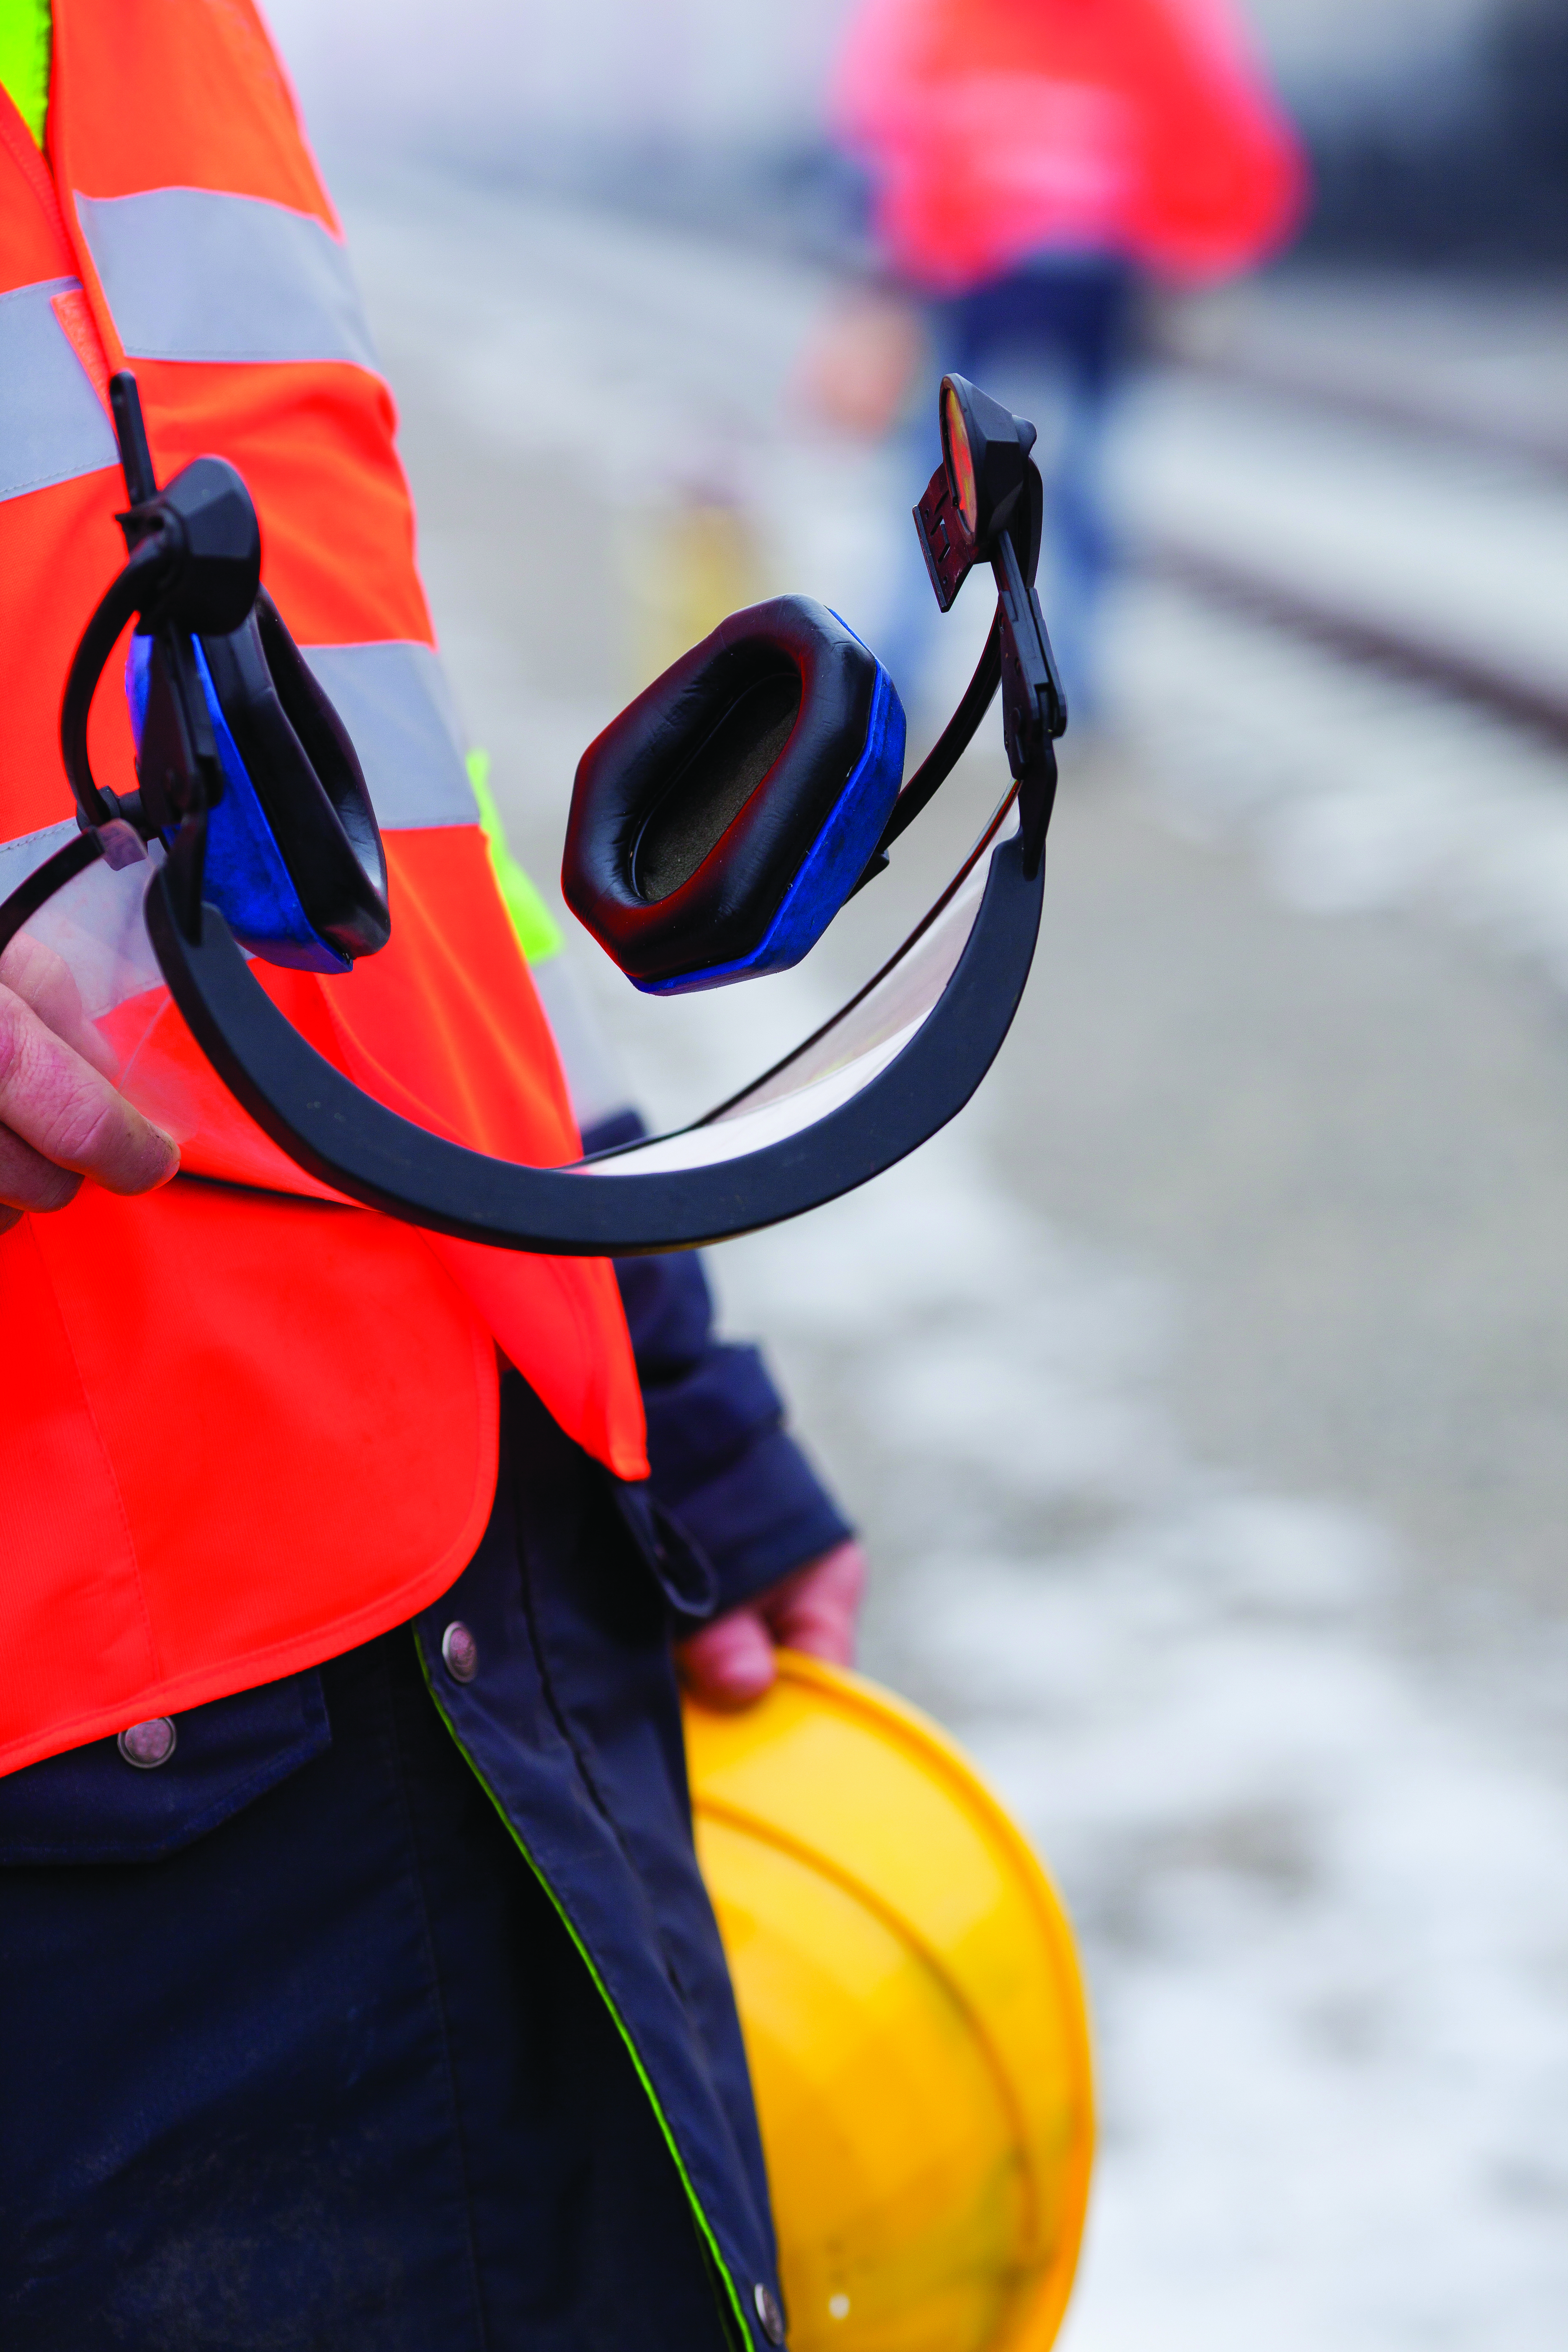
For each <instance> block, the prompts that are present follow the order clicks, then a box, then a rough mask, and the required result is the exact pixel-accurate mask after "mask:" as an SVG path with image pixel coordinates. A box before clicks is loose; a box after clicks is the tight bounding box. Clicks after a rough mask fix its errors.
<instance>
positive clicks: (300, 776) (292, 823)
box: [202, 589, 392, 958]
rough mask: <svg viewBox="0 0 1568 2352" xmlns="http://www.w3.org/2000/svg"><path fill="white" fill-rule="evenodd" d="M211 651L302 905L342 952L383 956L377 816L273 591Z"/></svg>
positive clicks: (233, 726)
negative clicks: (278, 606)
mask: <svg viewBox="0 0 1568 2352" xmlns="http://www.w3.org/2000/svg"><path fill="white" fill-rule="evenodd" d="M202 650H203V652H204V653H205V656H206V657H207V666H208V667H209V668H210V670H211V672H212V680H213V686H214V688H215V689H216V694H217V698H218V700H219V702H220V704H221V705H222V707H223V715H224V717H225V719H226V720H227V721H228V727H229V732H230V733H231V734H232V735H233V737H234V740H235V744H236V747H237V750H238V752H239V756H240V758H241V759H242V760H243V761H244V762H245V766H246V772H247V774H248V776H249V778H250V781H251V782H252V784H253V785H254V786H255V788H256V796H257V798H258V801H259V802H260V803H261V807H262V813H263V814H264V815H265V816H266V818H267V821H268V824H269V825H270V826H271V828H272V834H273V838H274V839H275V840H276V842H277V844H278V846H279V849H280V850H281V852H282V855H283V862H284V864H285V865H286V866H288V868H289V877H290V879H291V880H292V882H293V884H294V887H295V889H296V890H297V891H298V892H299V894H300V905H301V906H302V907H303V908H304V909H305V912H306V914H307V915H308V916H309V917H310V921H311V923H312V924H313V925H314V926H315V928H316V929H317V930H318V931H319V932H320V933H321V937H322V938H323V939H324V940H331V944H332V945H333V947H335V948H337V949H339V950H341V952H342V954H344V955H345V956H348V957H350V958H353V957H354V956H361V955H374V953H375V951H376V950H377V949H378V948H384V946H385V945H386V942H387V940H388V939H389V938H390V937H391V934H392V926H391V921H390V919H389V917H388V914H387V908H386V855H385V852H384V849H383V847H382V844H381V832H380V828H379V827H378V825H377V824H376V821H375V811H374V808H373V807H372V805H371V798H370V793H369V791H368V790H367V788H366V785H365V781H364V777H363V773H362V772H361V769H360V764H359V761H358V759H357V758H356V757H355V754H354V748H353V743H352V742H351V741H350V740H349V737H348V732H347V730H346V729H345V728H344V726H343V723H342V719H340V718H339V717H338V714H337V712H336V711H335V710H334V709H333V708H332V706H331V702H330V701H329V700H328V698H327V697H326V695H325V694H324V693H323V692H322V690H321V685H320V683H319V681H318V680H317V678H316V677H315V676H314V674H313V672H312V671H311V670H310V667H308V665H307V663H306V661H305V658H304V656H303V655H302V654H301V653H300V648H299V647H298V646H297V645H296V644H295V643H294V640H293V638H292V637H291V636H290V635H289V631H288V629H287V627H286V626H285V625H284V623H283V620H282V618H281V616H280V614H279V611H278V608H277V606H276V605H275V604H273V602H272V599H271V598H270V596H268V593H267V591H266V590H265V589H263V590H262V591H261V593H260V594H259V595H258V597H257V600H256V604H255V608H254V610H253V611H252V612H251V614H249V616H248V617H247V619H246V620H245V621H244V622H243V623H242V624H241V625H240V626H239V627H238V628H237V629H236V630H234V631H233V632H232V634H231V635H227V636H223V637H204V638H203V639H202Z"/></svg>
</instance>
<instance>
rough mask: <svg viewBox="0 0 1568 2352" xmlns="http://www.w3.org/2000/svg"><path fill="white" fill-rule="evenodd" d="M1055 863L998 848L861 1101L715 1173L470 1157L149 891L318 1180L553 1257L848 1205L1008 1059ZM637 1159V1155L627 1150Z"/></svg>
mask: <svg viewBox="0 0 1568 2352" xmlns="http://www.w3.org/2000/svg"><path fill="white" fill-rule="evenodd" d="M1043 890H1044V875H1043V872H1042V871H1041V870H1040V869H1039V868H1037V870H1036V873H1035V875H1034V877H1032V878H1031V877H1028V876H1026V873H1025V871H1024V860H1023V857H1022V855H1021V853H1020V849H1019V844H1018V839H1017V837H1016V836H1014V837H1012V838H1010V839H1008V840H1006V841H1004V842H1002V843H1001V844H1000V845H998V846H997V848H996V849H995V850H994V852H993V853H992V858H991V867H990V872H989V875H988V877H987V879H986V884H985V889H984V896H983V898H982V900H981V905H980V908H979V911H978V913H977V915H976V917H975V920H974V926H973V929H972V931H971V933H970V936H969V940H968V942H967V944H966V946H965V948H964V950H963V955H962V956H961V957H960V959H959V961H958V964H957V966H956V968H955V970H954V971H953V973H952V977H951V979H950V980H949V981H948V983H947V985H946V987H945V988H944V989H943V991H942V994H941V996H940V997H939V998H938V999H937V1001H936V1003H935V1004H934V1005H933V1006H932V1008H931V1012H930V1013H928V1014H927V1016H926V1019H925V1020H924V1022H923V1023H922V1024H921V1027H920V1028H919V1029H918V1030H917V1031H916V1033H915V1034H914V1036H913V1037H912V1038H911V1039H910V1042H909V1044H908V1045H906V1046H905V1047H904V1048H903V1050H902V1052H901V1053H900V1054H899V1055H896V1056H895V1057H894V1059H893V1060H892V1061H891V1062H889V1064H888V1065H887V1066H886V1068H884V1069H882V1070H881V1071H879V1073H878V1074H877V1076H875V1077H873V1078H872V1079H871V1080H870V1081H869V1082H868V1084H867V1086H866V1087H863V1088H862V1090H861V1091H860V1093H859V1094H858V1095H856V1096H855V1097H853V1098H852V1099H851V1100H850V1101H848V1102H847V1103H843V1104H841V1105H840V1106H839V1107H838V1108H837V1109H836V1110H832V1111H829V1112H828V1113H827V1114H826V1117H824V1118H820V1119H818V1120H816V1122H815V1124H813V1125H812V1126H810V1127H808V1128H806V1129H803V1130H802V1131H801V1132H800V1133H799V1134H796V1135H793V1136H790V1137H787V1138H785V1139H782V1140H780V1141H778V1142H774V1143H770V1144H766V1145H764V1146H763V1148H762V1149H761V1150H755V1151H750V1152H744V1153H742V1154H739V1155H738V1156H737V1157H736V1158H734V1159H732V1160H728V1161H724V1162H721V1163H718V1164H716V1165H711V1166H707V1167H696V1168H689V1169H683V1170H678V1171H648V1172H647V1173H646V1174H641V1175H639V1174H637V1173H635V1172H632V1173H627V1174H625V1175H621V1174H614V1173H609V1172H604V1171H600V1172H595V1170H594V1168H593V1164H592V1163H591V1162H587V1161H578V1162H577V1163H576V1164H575V1165H574V1167H571V1168H526V1167H521V1166H518V1165H517V1164H515V1163H514V1162H512V1161H510V1160H491V1159H489V1158H487V1157H485V1156H484V1155H483V1154H482V1153H479V1152H475V1151H468V1150H463V1149H462V1147H461V1146H459V1145H458V1144H455V1143H448V1142H447V1141H446V1140H445V1139H443V1138H442V1137H440V1136H436V1135H431V1134H429V1133H428V1132H427V1131H426V1129H424V1128H421V1127H415V1126H413V1125H411V1124H410V1123H409V1121H408V1120H406V1119H404V1118H398V1117H397V1116H396V1114H395V1112H393V1111H390V1110H387V1109H386V1108H384V1106H383V1105H382V1104H380V1103H378V1102H375V1101H374V1100H373V1099H372V1097H370V1096H369V1095H366V1094H364V1093H362V1092H361V1090H360V1089H359V1088H358V1087H355V1086H354V1085H353V1083H352V1081H351V1080H349V1079H348V1078H346V1077H344V1076H342V1073H341V1072H340V1071H338V1070H336V1069H334V1068H333V1067H332V1066H331V1063H330V1062H327V1061H325V1060H323V1059H322V1057H321V1055H319V1054H318V1053H316V1052H315V1051H314V1049H313V1048H312V1047H311V1046H310V1045H307V1044H306V1042H305V1040H304V1039H303V1038H302V1037H301V1036H300V1034H299V1032H298V1031H297V1030H295V1029H293V1028H291V1027H290V1026H289V1023H288V1022H287V1021H286V1020H285V1019H284V1017H283V1015H282V1014H281V1013H279V1011H278V1010H277V1008H276V1006H275V1005H274V1004H273V1003H272V1002H271V1000H270V998H269V997H268V995H267V994H266V992H265V991H264V990H263V989H262V988H261V987H260V985H259V983H258V982H257V980H256V979H255V977H254V976H253V974H252V972H251V971H250V968H249V965H248V964H247V961H246V959H245V957H244V956H243V955H242V953H241V952H240V950H239V949H238V948H237V947H236V945H235V943H234V940H233V938H232V936H231V934H230V932H229V929H228V926H227V925H226V923H225V921H224V919H223V917H222V916H221V915H220V914H218V913H217V912H216V909H215V908H212V907H210V906H207V907H204V908H203V909H202V931H201V938H200V940H199V941H196V942H195V943H193V942H192V941H191V940H189V939H187V938H186V937H185V936H184V933H183V931H182V929H181V926H180V924H179V922H178V920H177V919H176V918H175V913H174V904H173V901H172V900H171V898H170V896H169V891H168V887H167V882H166V879H165V877H164V875H163V873H162V872H157V873H154V874H153V877H152V878H151V880H150V881H149V883H148V886H147V899H146V915H147V929H148V931H149V934H150V935H151V938H152V941H153V949H154V951H155V952H156V954H157V958H158V961H159V964H160V966H161V968H162V970H163V977H164V979H165V981H166V982H168V985H169V990H170V992H171V994H172V995H173V996H174V1002H175V1003H176V1004H177V1005H178V1006H179V1008H180V1011H181V1013H183V1014H184V1018H185V1020H186V1022H187V1023H188V1024H189V1026H190V1028H191V1030H192V1032H193V1033H194V1034H195V1038H196V1040H197V1043H198V1044H199V1045H201V1047H202V1050H203V1052H204V1053H205V1055H206V1056H207V1059H208V1060H209V1061H210V1062H211V1063H212V1065H213V1066H214V1068H215V1069H216V1071H217V1073H218V1075H219V1076H220V1077H221V1078H222V1079H223V1080H224V1082H225V1084H226V1086H227V1087H229V1089H230V1091H231V1093H233V1094H234V1095H235V1096H236V1097H237V1099H238V1100H239V1101H240V1102H241V1103H242V1104H243V1105H244V1107H245V1108H246V1109H247V1111H248V1112H249V1113H250V1116H251V1117H252V1118H254V1119H255V1120H256V1122H257V1124H258V1126H259V1127H261V1128H262V1129H265V1131H266V1132H267V1133H268V1135H269V1136H270V1137H271V1138H272V1139H273V1141H274V1142H275V1143H277V1144H278V1145H279V1147H280V1148H281V1149H282V1150H284V1151H286V1152H287V1153H288V1155H289V1158H290V1159H291V1160H294V1161H295V1162H296V1163H297V1165H298V1166H300V1167H301V1168H303V1169H304V1170H305V1171H306V1172H307V1174H309V1175H311V1176H314V1177H317V1178H319V1179H320V1181H321V1182H322V1183H325V1184H330V1185H331V1186H333V1187H334V1188H335V1189H336V1190H337V1191H338V1192H344V1193H347V1194H348V1196H349V1197H350V1199H351V1200H355V1201H360V1202H363V1203H364V1204H365V1205H366V1207H368V1208H373V1209H380V1210H383V1211H384V1212H385V1213H387V1214H388V1215H389V1216H394V1217H397V1218H399V1219H401V1220H402V1221H403V1222H404V1223H408V1224H414V1225H419V1226H423V1227H425V1228H426V1230H428V1231H430V1232H432V1233H439V1234H454V1235H456V1236H457V1237H458V1239H460V1240H464V1241H473V1242H488V1243H490V1244H495V1245H496V1246H498V1247H500V1248H502V1249H517V1250H531V1251H538V1252H541V1253H542V1254H544V1255H550V1256H573V1257H631V1256H637V1255H646V1254H647V1252H649V1251H656V1250H679V1249H697V1248H700V1247H702V1246H703V1245H704V1244H707V1243H710V1242H717V1241H724V1240H727V1239H729V1238H730V1237H731V1236H732V1235H734V1234H746V1233H753V1232H755V1231H756V1230H757V1229H758V1228H759V1227H761V1226H763V1225H772V1224H777V1223H781V1222H782V1221H783V1220H784V1219H785V1218H787V1217H795V1216H799V1215H800V1214H801V1213H803V1212H804V1211H805V1210H808V1209H815V1208H816V1207H818V1206H819V1205H820V1204H821V1203H822V1202H825V1201H831V1200H836V1199H837V1197H838V1195H839V1194H840V1193H842V1192H851V1191H853V1189H854V1188H855V1187H856V1186H857V1185H858V1184H864V1183H865V1182H867V1181H868V1179H870V1178H871V1177H873V1176H878V1175H879V1174H880V1173H881V1172H882V1171H883V1170H884V1169H886V1168H890V1167H891V1166H892V1165H893V1164H894V1162H895V1161H896V1160H902V1159H903V1158H904V1157H905V1156H906V1154H908V1153H909V1152H910V1151H913V1150H915V1149H916V1148H917V1146H919V1145H920V1144H921V1143H923V1142H924V1141H925V1140H926V1139H927V1138H928V1137H929V1136H931V1135H934V1134H935V1133H936V1131H937V1129H939V1128H941V1127H944V1126H945V1125H946V1123H947V1121H948V1120H949V1119H950V1118H952V1117H953V1116H954V1115H955V1113H956V1112H958V1111H960V1110H962V1109H963V1106H964V1104H965V1103H966V1102H967V1101H968V1100H969V1097H970V1096H971V1095H972V1094H973V1092H974V1089H975V1088H976V1087H977V1086H978V1085H979V1084H980V1081H981V1079H982V1078H983V1077H984V1075H985V1073H986V1071H987V1070H988V1069H989V1067H990V1066H991V1064H992V1062H993V1061H994V1058H995V1055H996V1052H997V1049H998V1047H999V1046H1000V1045H1001V1043H1002V1040H1003V1038H1004V1037H1005V1035H1006V1034H1007V1030H1008V1027H1009V1024H1011V1022H1012V1019H1013V1015H1014V1013H1015V1012H1016V1010H1017V1005H1018V1000H1019V998H1020V997H1021V996H1022V994H1023V991H1024V983H1025V982H1026V979H1027V977H1028V972H1029V965H1030V961H1031V960H1032V958H1033V955H1034V950H1035V941H1036V938H1037V934H1038V930H1039V922H1040V904H1041V898H1042V893H1043ZM617 1156H618V1157H619V1158H620V1159H621V1161H622V1164H623V1165H624V1164H625V1160H626V1155H624V1154H622V1155H617Z"/></svg>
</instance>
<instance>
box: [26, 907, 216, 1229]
mask: <svg viewBox="0 0 1568 2352" xmlns="http://www.w3.org/2000/svg"><path fill="white" fill-rule="evenodd" d="M113 1070H114V1063H113V1058H112V1056H111V1055H110V1052H109V1049H108V1047H107V1046H106V1045H105V1044H104V1042H103V1040H102V1038H101V1037H100V1035H99V1034H98V1032H97V1030H96V1029H95V1028H94V1027H93V1025H92V1024H91V1022H90V1021H89V1019H88V1018H87V1015H86V1013H84V1012H83V1011H82V1004H81V998H80V996H79V994H78V993H77V985H76V982H75V981H74V980H73V979H72V978H71V976H70V972H69V971H68V968H67V966H66V965H65V964H64V963H62V962H61V961H60V959H59V957H58V955H56V954H55V953H54V952H53V950H51V949H48V948H46V947H41V946H40V945H39V944H38V942H37V940H30V939H28V938H27V937H26V934H25V933H24V934H22V935H21V936H20V937H18V938H16V939H14V940H12V942H11V944H10V946H9V947H8V948H7V949H6V950H5V954H4V955H3V956H0V1233H4V1232H5V1229H6V1228H7V1227H8V1226H10V1225H14V1224H15V1223H16V1220H17V1218H18V1217H19V1216H20V1215H21V1214H22V1213H23V1212H24V1211H25V1210H30V1211H32V1212H33V1213H35V1214H36V1213H39V1212H41V1211H45V1210H48V1209H63V1208H64V1207H65V1205H66V1202H68V1201H70V1200H72V1199H74V1198H75V1196H76V1193H77V1192H78V1190H79V1187H80V1184H81V1180H82V1178H83V1177H84V1176H90V1177H92V1178H93V1180H94V1181H95V1182H97V1183H100V1184H101V1185H102V1186H103V1187H104V1188H105V1190H106V1191H107V1192H152V1191H153V1187H154V1186H155V1185H158V1184H164V1183H167V1181H168V1180H169V1178H170V1177H171V1176H172V1175H173V1174H174V1171H175V1169H176V1168H177V1167H178V1166H179V1164H180V1155H179V1152H178V1150H176V1148H175V1146H174V1143H173V1141H172V1140H171V1139H170V1138H169V1137H168V1136H166V1135H165V1134H164V1133H163V1129H161V1128H156V1127H153V1125H152V1124H151V1123H150V1121H148V1120H147V1119H144V1118H142V1114H141V1112H140V1111H139V1110H133V1109H132V1107H131V1105H130V1104H129V1103H128V1102H127V1101H126V1099H125V1097H124V1096H123V1095H121V1094H119V1093H117V1092H116V1090H115V1087H114V1084H113Z"/></svg>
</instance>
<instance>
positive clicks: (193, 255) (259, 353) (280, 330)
mask: <svg viewBox="0 0 1568 2352" xmlns="http://www.w3.org/2000/svg"><path fill="white" fill-rule="evenodd" d="M76 208H77V216H78V218H79V221H80V222H81V226H82V234H83V236H85V237H86V239H87V242H88V246H89V250H90V252H91V254H92V257H93V260H94V262H95V263H96V264H97V267H98V274H99V276H100V278H101V279H102V280H103V290H104V292H105V293H106V294H107V296H108V297H109V307H110V310H111V311H112V312H113V314H114V323H115V325H116V327H117V328H118V329H119V331H120V338H121V341H122V342H123V344H124V345H125V349H126V351H127V352H128V353H129V354H130V355H131V357H132V359H148V360H350V361H352V362H353V363H354V364H355V365H356V366H358V367H363V368H375V367H376V366H377V365H378V362H377V360H376V356H375V348H374V344H373V343H372V341H371V339H370V329H369V328H368V326H367V325H366V324H365V319H364V312H363V309H362V308H361V305H360V299H359V289H358V288H357V287H356V286H355V284H354V279H353V270H352V269H351V268H350V267H349V257H348V255H347V253H346V252H345V251H344V249H343V247H342V245H341V244H340V243H339V241H338V239H337V238H336V237H335V236H333V235H332V233H331V230H330V229H329V228H327V227H326V226H324V225H323V224H322V223H321V221H319V220H317V219H316V218H315V217H314V216H313V215H311V214H310V213H297V212H294V211H291V210H290V208H289V206H288V205H274V204H269V203H268V202H267V201H266V200H265V199H264V198H262V197H260V196H230V195H221V194H218V193H217V192H216V190H212V189H207V188H149V189H148V190H146V191H145V193H144V194H141V195H135V196H82V195H79V196H78V198H77V200H76Z"/></svg>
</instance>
